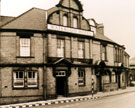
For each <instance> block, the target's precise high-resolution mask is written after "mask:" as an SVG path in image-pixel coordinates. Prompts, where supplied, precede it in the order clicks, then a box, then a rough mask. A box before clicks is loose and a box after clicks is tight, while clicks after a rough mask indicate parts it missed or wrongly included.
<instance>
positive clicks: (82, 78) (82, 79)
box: [78, 70, 85, 86]
mask: <svg viewBox="0 0 135 108" xmlns="http://www.w3.org/2000/svg"><path fill="white" fill-rule="evenodd" d="M78 85H79V86H84V85H85V71H84V70H79V71H78Z"/></svg>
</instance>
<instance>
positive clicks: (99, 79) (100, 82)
mask: <svg viewBox="0 0 135 108" xmlns="http://www.w3.org/2000/svg"><path fill="white" fill-rule="evenodd" d="M97 90H98V91H99V92H100V91H102V76H97Z"/></svg>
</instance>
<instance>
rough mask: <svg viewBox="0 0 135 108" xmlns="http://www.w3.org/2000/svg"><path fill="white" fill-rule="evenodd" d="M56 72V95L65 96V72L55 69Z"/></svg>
mask: <svg viewBox="0 0 135 108" xmlns="http://www.w3.org/2000/svg"><path fill="white" fill-rule="evenodd" d="M56 73H57V74H56V93H57V95H62V96H66V91H67V90H66V89H67V86H66V81H67V80H66V72H65V71H57V72H56Z"/></svg>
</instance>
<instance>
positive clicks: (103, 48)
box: [101, 45, 107, 60]
mask: <svg viewBox="0 0 135 108" xmlns="http://www.w3.org/2000/svg"><path fill="white" fill-rule="evenodd" d="M101 59H102V60H107V47H106V46H104V45H101Z"/></svg>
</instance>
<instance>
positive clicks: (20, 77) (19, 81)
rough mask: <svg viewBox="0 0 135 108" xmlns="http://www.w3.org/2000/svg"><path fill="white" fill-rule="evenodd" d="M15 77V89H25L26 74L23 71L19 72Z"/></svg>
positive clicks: (15, 73)
mask: <svg viewBox="0 0 135 108" xmlns="http://www.w3.org/2000/svg"><path fill="white" fill-rule="evenodd" d="M13 75H14V77H13V78H14V79H13V86H14V87H15V88H20V87H21V88H22V87H24V72H23V71H17V72H14V73H13Z"/></svg>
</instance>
